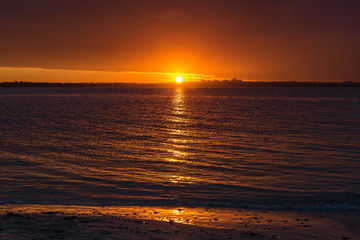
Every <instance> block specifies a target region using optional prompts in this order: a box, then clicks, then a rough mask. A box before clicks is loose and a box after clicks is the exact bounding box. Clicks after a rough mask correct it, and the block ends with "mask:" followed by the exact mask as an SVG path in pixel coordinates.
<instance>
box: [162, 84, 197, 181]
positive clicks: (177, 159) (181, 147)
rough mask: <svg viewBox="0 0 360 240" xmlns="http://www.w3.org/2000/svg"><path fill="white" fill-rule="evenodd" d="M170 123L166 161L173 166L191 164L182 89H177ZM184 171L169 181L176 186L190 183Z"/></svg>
mask: <svg viewBox="0 0 360 240" xmlns="http://www.w3.org/2000/svg"><path fill="white" fill-rule="evenodd" d="M167 121H168V126H167V127H168V129H167V130H168V133H169V135H168V136H169V138H168V144H167V152H168V153H169V155H168V157H167V158H166V161H167V162H168V163H171V164H178V163H190V162H189V161H188V160H187V159H188V155H189V154H188V153H187V152H186V148H187V143H188V142H187V140H186V138H187V137H188V136H189V133H188V131H187V130H186V128H185V126H186V124H187V123H188V119H187V108H186V103H185V96H184V93H183V89H182V88H177V89H175V93H174V96H173V100H172V106H171V111H170V116H169V118H168V119H167ZM183 173H184V171H179V172H176V173H173V174H172V175H169V176H168V181H169V182H171V183H174V184H182V183H190V182H191V177H189V176H183Z"/></svg>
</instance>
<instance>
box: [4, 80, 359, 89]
mask: <svg viewBox="0 0 360 240" xmlns="http://www.w3.org/2000/svg"><path fill="white" fill-rule="evenodd" d="M14 87H69V88H72V87H77V88H82V87H90V88H106V87H108V88H174V87H184V88H242V87H360V82H352V81H345V82H295V81H283V82H280V81H278V82H260V81H259V82H251V81H205V82H184V83H182V84H177V83H172V82H167V83H50V82H23V81H19V82H18V81H15V82H1V83H0V88H14Z"/></svg>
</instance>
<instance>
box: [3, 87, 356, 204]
mask: <svg viewBox="0 0 360 240" xmlns="http://www.w3.org/2000/svg"><path fill="white" fill-rule="evenodd" d="M0 186H1V192H0V203H34V204H76V205H158V206H227V207H249V208H285V209H287V208H293V209H360V89H359V88H242V89H115V88H103V89H102V88H2V89H0Z"/></svg>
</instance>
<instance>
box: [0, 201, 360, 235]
mask: <svg viewBox="0 0 360 240" xmlns="http://www.w3.org/2000/svg"><path fill="white" fill-rule="evenodd" d="M0 214H1V217H0V219H1V224H0V239H132V240H137V239H149V240H151V239H360V231H359V229H358V226H359V224H360V214H359V212H326V211H322V212H305V211H274V210H239V209H236V210H233V209H208V208H163V207H161V208H159V207H140V206H119V207H115V206H112V207H109V206H107V207H94V206H60V205H22V204H5V205H1V206H0Z"/></svg>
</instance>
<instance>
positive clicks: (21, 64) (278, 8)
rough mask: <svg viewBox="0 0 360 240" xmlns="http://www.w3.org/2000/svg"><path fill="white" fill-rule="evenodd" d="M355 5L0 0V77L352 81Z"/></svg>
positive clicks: (324, 1)
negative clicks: (180, 77)
mask: <svg viewBox="0 0 360 240" xmlns="http://www.w3.org/2000/svg"><path fill="white" fill-rule="evenodd" d="M359 9H360V3H359V1H355V0H347V1H340V0H294V1H284V0H273V1H265V0H252V1H250V0H248V1H244V0H243V1H242V0H239V1H235V0H222V1H211V0H208V1H205V0H197V1H190V0H182V1H180V0H173V1H168V0H167V1H166V0H161V1H160V0H154V1H145V0H143V1H140V0H134V1H115V0H107V1H100V0H86V1H85V0H78V1H63V0H52V1H45V0H32V1H26V0H16V1H14V0H2V1H1V7H0V32H1V35H0V81H15V80H17V81H50V82H51V81H56V82H59V81H60V82H84V81H85V82H96V81H100V82H102V81H106V82H115V81H122V82H163V81H172V80H173V79H174V75H176V74H177V73H182V74H183V75H184V80H187V81H196V80H200V79H203V78H205V79H211V78H218V79H223V78H233V77H237V78H242V79H249V80H265V81H266V80H271V81H272V80H297V81H313V80H316V81H344V80H353V81H359V80H360V68H359V66H358V63H359V62H360V45H359V44H358V43H359V42H360V31H358V26H360V10H359ZM186 74H191V75H186Z"/></svg>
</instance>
